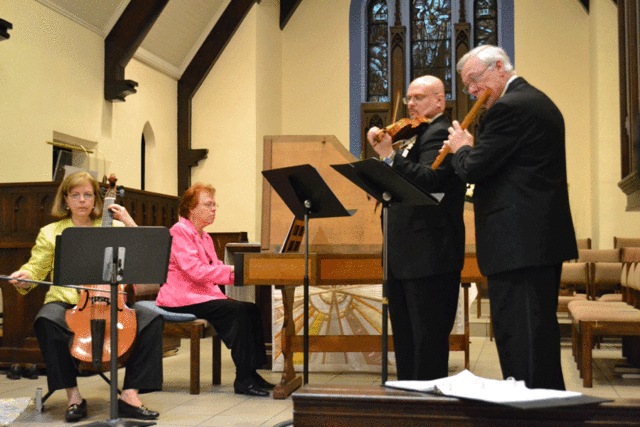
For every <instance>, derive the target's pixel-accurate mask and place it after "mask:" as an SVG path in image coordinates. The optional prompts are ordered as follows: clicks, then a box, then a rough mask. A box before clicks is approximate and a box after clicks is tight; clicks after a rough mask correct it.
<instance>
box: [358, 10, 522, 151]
mask: <svg viewBox="0 0 640 427" xmlns="http://www.w3.org/2000/svg"><path fill="white" fill-rule="evenodd" d="M369 2H370V0H351V9H350V15H349V28H350V30H349V34H350V36H349V37H350V39H349V60H350V70H349V81H350V83H349V87H350V88H349V92H350V93H349V97H350V99H349V110H350V129H349V131H350V132H349V133H350V144H349V151H350V152H351V153H352V154H353V155H355V156H356V157H359V156H360V149H361V146H360V143H361V141H360V132H361V129H360V116H361V104H362V103H363V102H367V100H366V98H367V68H368V67H367V65H368V64H367V22H368V21H367V17H368V6H369ZM410 2H411V0H401V1H400V4H401V6H400V7H402V8H403V9H402V11H401V14H400V18H401V25H403V26H404V27H405V28H406V29H407V46H406V49H407V51H406V55H405V57H406V58H407V61H410V60H411V59H410V58H411V55H410V51H409V49H410V35H409V31H410V28H411V23H410V15H409V5H410ZM513 2H514V0H498V44H499V45H500V46H501V47H502V48H503V49H504V50H505V51H506V52H507V54H508V55H509V56H510V57H511V59H512V61H513V62H514V64H515V61H516V58H515V55H514V32H513V8H514V6H513ZM387 7H388V11H389V12H388V13H389V27H391V26H392V25H394V22H395V16H396V10H395V7H396V1H395V0H387ZM459 8H460V1H459V0H451V15H452V23H451V25H452V28H453V26H454V25H455V24H457V23H458V20H459V17H460V9H459ZM465 12H466V21H467V22H469V23H470V24H471V34H470V36H471V41H470V42H471V43H472V46H473V43H475V28H474V22H473V20H474V1H473V0H467V1H466V2H465ZM452 67H453V70H452V72H453V73H454V74H453V75H454V76H455V60H453V61H452ZM410 72H411V70H410V63H408V64H407V67H406V72H405V74H406V75H405V81H406V82H407V84H408V83H409V82H410V81H411V77H410ZM453 84H454V90H453V93H455V78H454V83H453Z"/></svg>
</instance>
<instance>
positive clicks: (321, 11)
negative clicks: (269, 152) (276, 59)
mask: <svg viewBox="0 0 640 427" xmlns="http://www.w3.org/2000/svg"><path fill="white" fill-rule="evenodd" d="M349 4H350V1H347V0H322V1H317V0H316V1H303V2H301V3H300V5H299V6H298V8H297V9H296V12H295V13H294V14H293V16H292V17H291V19H290V20H289V22H288V23H287V26H286V27H285V29H284V31H283V32H282V64H283V67H282V129H283V131H284V133H285V134H287V135H335V136H336V137H337V138H338V140H339V141H340V142H341V143H342V144H343V145H344V146H345V147H347V149H348V148H349Z"/></svg>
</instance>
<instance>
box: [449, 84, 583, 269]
mask: <svg viewBox="0 0 640 427" xmlns="http://www.w3.org/2000/svg"><path fill="white" fill-rule="evenodd" d="M453 167H454V168H455V170H456V172H457V173H458V174H459V175H460V176H461V177H462V179H463V180H465V181H466V182H470V183H475V191H474V196H473V199H474V210H475V225H476V245H477V254H478V265H479V267H480V271H481V272H482V274H484V275H485V276H488V275H491V274H495V273H499V272H503V271H511V270H515V269H518V268H522V267H531V266H542V265H552V264H557V263H561V262H563V261H565V260H569V259H573V258H577V257H578V250H577V247H576V237H575V232H574V229H573V221H572V219H571V211H570V208H569V194H568V189H567V171H566V154H565V130H564V119H563V118H562V114H561V113H560V110H558V108H557V107H556V105H555V104H554V103H553V101H551V99H549V98H548V97H547V96H546V95H545V94H544V93H542V92H541V91H539V90H538V89H536V88H535V87H533V86H531V85H530V84H529V83H527V82H526V81H525V80H524V79H523V78H521V77H519V78H516V79H515V80H513V81H512V82H511V84H510V85H509V86H508V88H507V91H506V92H505V94H504V95H503V96H502V97H501V98H499V99H498V100H497V101H496V103H495V104H494V105H493V106H491V108H489V110H487V112H486V114H485V116H484V118H483V119H482V121H481V123H480V127H479V132H478V137H477V139H476V141H475V145H474V147H473V148H472V147H468V146H465V147H462V148H460V149H459V150H458V151H457V152H456V153H455V155H454V157H453Z"/></svg>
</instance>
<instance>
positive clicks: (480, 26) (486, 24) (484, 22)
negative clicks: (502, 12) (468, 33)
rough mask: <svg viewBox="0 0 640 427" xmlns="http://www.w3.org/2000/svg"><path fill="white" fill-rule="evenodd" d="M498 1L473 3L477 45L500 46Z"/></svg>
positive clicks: (482, 0) (483, 0)
mask: <svg viewBox="0 0 640 427" xmlns="http://www.w3.org/2000/svg"><path fill="white" fill-rule="evenodd" d="M497 3H498V0H475V1H474V2H473V18H474V25H473V27H474V34H475V45H476V46H480V45H483V44H492V45H497V44H498V4H497Z"/></svg>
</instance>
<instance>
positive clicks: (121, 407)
mask: <svg viewBox="0 0 640 427" xmlns="http://www.w3.org/2000/svg"><path fill="white" fill-rule="evenodd" d="M118 416H119V417H122V418H137V419H139V420H155V419H156V418H158V417H159V416H160V413H159V412H156V411H150V410H149V409H147V408H146V407H144V406H133V405H129V404H128V403H127V402H125V401H124V400H122V399H118Z"/></svg>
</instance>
